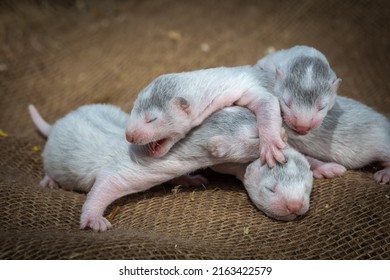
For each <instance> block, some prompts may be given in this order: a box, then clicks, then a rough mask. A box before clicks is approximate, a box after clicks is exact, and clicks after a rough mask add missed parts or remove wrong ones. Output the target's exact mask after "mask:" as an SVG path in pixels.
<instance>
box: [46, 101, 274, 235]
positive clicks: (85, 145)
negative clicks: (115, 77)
mask: <svg viewBox="0 0 390 280" xmlns="http://www.w3.org/2000/svg"><path fill="white" fill-rule="evenodd" d="M127 120H128V115H127V114H126V113H124V112H123V111H121V110H120V109H119V108H117V107H114V106H111V105H88V106H82V107H80V108H79V109H77V110H75V111H73V112H71V113H69V114H68V115H66V116H65V117H64V118H62V119H60V120H58V121H57V122H56V123H55V124H53V126H52V129H51V131H50V134H49V137H48V141H47V144H46V146H45V149H44V166H45V173H46V176H45V178H44V179H43V181H46V182H49V183H50V184H49V183H47V185H48V186H49V185H51V183H52V182H55V183H56V184H57V183H58V184H59V185H60V186H61V187H63V188H65V189H68V190H78V191H84V192H88V194H87V199H86V202H85V204H84V205H83V209H82V214H81V217H80V227H81V228H86V227H90V228H92V229H93V230H95V231H105V230H107V229H109V228H110V227H111V224H110V223H109V222H108V221H107V220H106V219H105V218H104V217H103V213H104V210H105V209H106V207H107V206H108V205H109V204H110V203H112V202H113V201H114V200H116V199H118V198H120V197H122V196H125V195H128V194H132V193H136V192H140V191H144V190H146V189H149V188H151V187H153V186H155V185H158V184H161V183H163V182H166V181H168V180H171V179H173V178H175V177H178V176H181V175H183V174H187V173H190V172H192V171H195V170H197V169H199V168H204V167H207V166H211V165H215V164H220V163H224V162H249V161H252V160H255V159H258V157H259V153H258V146H259V140H258V139H257V141H256V143H253V146H255V148H254V151H252V150H249V151H247V152H245V151H244V152H243V153H242V154H234V155H226V156H225V157H222V158H219V157H214V156H212V155H211V154H210V153H209V152H208V150H207V141H208V140H209V139H211V138H212V137H216V136H218V137H219V136H221V135H226V136H228V137H235V136H236V137H237V136H238V135H236V134H237V133H239V136H240V137H242V138H247V139H256V138H257V129H256V119H255V116H254V115H253V114H252V113H250V111H248V110H247V109H244V108H241V107H229V108H226V109H224V110H220V111H218V112H216V113H214V114H213V115H212V116H211V117H210V118H208V119H206V120H205V121H204V123H203V125H202V126H199V127H198V128H196V129H194V130H193V131H191V132H190V133H189V134H188V136H187V137H186V138H184V139H182V140H181V141H180V142H178V143H176V145H175V146H174V147H173V148H172V149H171V151H170V152H169V153H168V154H166V155H165V156H164V157H162V158H160V159H156V158H151V157H148V156H147V155H146V154H145V153H144V150H143V147H142V146H137V145H132V144H129V143H127V142H126V140H125V138H124V131H125V127H126V123H127ZM257 161H258V160H257ZM267 170H270V169H268V167H267ZM271 170H272V169H271ZM259 188H261V186H259Z"/></svg>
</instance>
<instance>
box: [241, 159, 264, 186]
mask: <svg viewBox="0 0 390 280" xmlns="http://www.w3.org/2000/svg"><path fill="white" fill-rule="evenodd" d="M261 172H262V166H261V164H260V160H255V161H254V162H252V163H251V164H249V165H248V166H247V168H246V170H245V175H244V182H245V181H247V180H249V179H250V178H252V179H253V178H254V176H259V175H261ZM257 178H258V177H257ZM255 179H256V178H255Z"/></svg>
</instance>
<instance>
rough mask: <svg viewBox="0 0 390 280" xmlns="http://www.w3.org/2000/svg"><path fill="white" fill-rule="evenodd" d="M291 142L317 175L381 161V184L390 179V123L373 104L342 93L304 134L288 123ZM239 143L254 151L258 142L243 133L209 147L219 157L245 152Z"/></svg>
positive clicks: (378, 177) (330, 175) (212, 142)
mask: <svg viewBox="0 0 390 280" xmlns="http://www.w3.org/2000/svg"><path fill="white" fill-rule="evenodd" d="M285 128H286V130H287V132H288V135H289V137H288V143H289V145H290V146H291V147H294V148H295V149H297V150H298V151H299V152H301V153H303V154H305V155H306V156H307V159H308V160H309V163H310V165H311V169H312V170H313V174H314V177H316V178H333V177H336V176H341V175H342V174H344V173H345V171H346V169H347V168H348V169H356V168H361V167H364V166H366V165H369V164H370V163H374V162H378V163H379V164H381V165H382V166H383V167H384V169H382V170H380V171H378V172H376V173H375V174H374V179H375V181H376V182H378V183H380V184H389V182H390V123H389V121H388V120H387V119H386V117H384V116H383V115H381V114H379V113H377V112H375V111H374V110H373V109H371V108H370V107H368V106H366V105H364V104H362V103H360V102H357V101H355V100H352V99H350V98H346V97H341V96H338V97H337V98H336V102H335V105H334V106H333V108H332V109H331V110H330V111H329V112H328V114H327V115H326V117H325V119H324V121H323V124H322V125H321V126H320V127H318V128H317V129H316V130H313V131H312V132H311V133H309V134H307V135H305V136H301V135H297V134H296V133H295V131H294V130H291V129H289V127H288V126H287V125H286V126H285ZM239 147H241V148H243V149H245V150H247V151H250V150H252V151H254V149H255V148H256V145H255V144H254V143H252V142H250V141H248V140H247V139H246V138H243V137H241V136H237V137H229V138H226V137H225V138H221V137H219V136H216V137H212V138H211V139H210V140H209V145H208V148H209V150H210V152H211V153H212V154H213V155H214V156H215V157H229V156H234V155H238V154H242V153H241V152H240V150H239V149H238V148H239Z"/></svg>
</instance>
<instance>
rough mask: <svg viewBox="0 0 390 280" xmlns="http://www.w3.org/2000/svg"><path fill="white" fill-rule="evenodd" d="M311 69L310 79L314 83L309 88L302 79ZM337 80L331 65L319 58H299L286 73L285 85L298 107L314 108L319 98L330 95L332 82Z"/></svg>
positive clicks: (293, 60)
mask: <svg viewBox="0 0 390 280" xmlns="http://www.w3.org/2000/svg"><path fill="white" fill-rule="evenodd" d="M309 68H311V69H312V72H311V73H310V74H311V75H310V79H311V81H312V83H311V84H310V86H309V87H308V86H307V85H303V84H302V77H304V76H305V75H306V72H307V69H309ZM334 78H335V75H334V73H332V72H331V69H330V68H329V65H328V64H327V63H326V62H325V61H323V60H322V59H319V58H317V57H310V56H299V57H296V58H294V59H292V62H291V65H289V67H288V69H287V71H286V73H285V80H284V84H285V87H286V89H287V90H288V91H289V92H290V93H291V95H292V97H293V99H294V100H296V102H297V103H296V104H297V106H303V107H312V106H315V105H316V102H317V100H318V98H319V97H322V96H323V95H330V94H331V88H330V81H332V79H334Z"/></svg>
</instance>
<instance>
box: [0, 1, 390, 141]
mask: <svg viewBox="0 0 390 280" xmlns="http://www.w3.org/2000/svg"><path fill="white" fill-rule="evenodd" d="M389 15H390V10H389V4H388V1H366V0H358V1H335V0H328V1H319V0H317V1H311V0H310V1H309V0H302V1H289V0H272V1H265V0H239V1H238V0H227V1H213V0H208V1H191V0H187V1H173V0H161V1H153V0H151V1H139V0H132V1H125V0H120V1H119V0H117V1H99V0H97V1H90V0H63V1H44V0H35V1H26V0H24V1H23V0H20V1H7V0H2V1H1V2H0V96H1V99H0V102H1V105H0V116H1V118H0V128H1V129H3V130H6V131H7V132H8V133H10V134H17V135H18V136H29V135H31V133H35V132H34V127H33V126H32V123H31V122H30V120H29V119H28V118H29V117H28V114H27V110H26V106H27V104H28V103H30V102H33V103H34V104H36V105H37V107H38V109H40V110H41V112H42V114H43V115H44V116H45V117H46V118H47V119H48V120H49V121H54V120H55V119H57V118H58V117H60V116H62V115H64V114H65V113H67V112H69V110H71V109H75V108H77V107H78V106H80V105H82V104H87V103H97V102H107V103H114V104H116V105H118V106H120V107H122V108H123V109H124V110H126V111H128V112H129V111H130V109H131V106H132V103H133V101H134V99H135V97H136V96H137V94H138V92H139V91H140V90H141V89H142V88H144V87H145V86H146V85H147V84H148V83H149V82H151V81H152V80H153V79H154V78H155V77H156V76H158V75H160V74H163V73H169V72H180V71H190V70H196V69H201V68H208V67H217V66H236V65H246V64H254V63H256V61H257V60H258V59H259V58H261V57H262V56H264V55H266V54H268V53H269V52H272V51H274V50H278V49H281V48H288V47H291V46H294V45H298V44H304V45H310V46H313V47H315V48H317V49H319V50H320V51H322V52H323V53H324V54H325V55H326V56H327V57H328V60H329V61H330V63H331V66H332V67H333V69H334V70H335V72H336V74H337V75H338V76H339V77H341V78H342V80H343V82H342V85H341V87H340V90H339V94H340V95H346V96H350V97H353V98H355V99H358V100H360V101H363V102H365V103H367V104H368V105H370V106H372V107H374V108H375V109H377V110H379V111H380V112H382V113H384V114H386V115H387V116H388V117H389V116H390V112H389V108H390V93H389V89H390V86H389V73H390V55H389V51H390V48H389V34H390V28H389V24H390V18H389Z"/></svg>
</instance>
